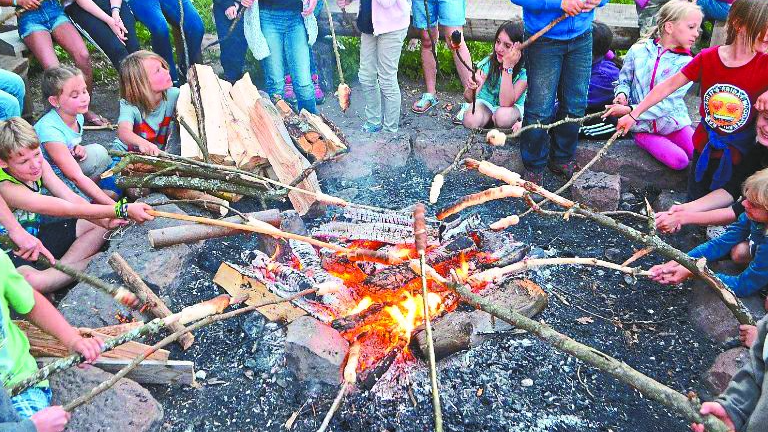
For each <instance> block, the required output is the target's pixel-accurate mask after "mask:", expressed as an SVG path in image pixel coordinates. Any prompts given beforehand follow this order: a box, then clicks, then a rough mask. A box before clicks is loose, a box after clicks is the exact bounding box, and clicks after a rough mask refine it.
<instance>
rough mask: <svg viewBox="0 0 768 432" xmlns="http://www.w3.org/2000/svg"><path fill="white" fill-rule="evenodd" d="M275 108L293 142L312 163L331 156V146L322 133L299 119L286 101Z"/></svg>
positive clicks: (281, 101)
mask: <svg viewBox="0 0 768 432" xmlns="http://www.w3.org/2000/svg"><path fill="white" fill-rule="evenodd" d="M275 108H277V111H278V112H279V113H280V117H282V119H283V122H284V123H285V128H286V130H287V131H288V134H289V135H290V136H291V138H293V142H294V143H296V146H297V147H298V148H299V149H300V150H301V151H302V152H303V153H304V155H305V156H306V157H307V159H309V161H310V162H315V161H318V160H323V159H325V158H326V157H327V156H329V150H330V149H329V146H328V144H327V143H326V140H325V139H324V138H323V136H322V135H321V134H320V132H318V131H317V130H316V129H315V128H313V127H312V126H311V125H309V124H308V123H307V122H306V121H305V120H304V119H303V118H301V117H299V116H298V115H297V114H296V113H295V112H294V111H293V109H291V107H290V106H289V105H288V104H287V103H286V102H285V101H284V100H282V99H281V100H279V101H277V102H276V103H275Z"/></svg>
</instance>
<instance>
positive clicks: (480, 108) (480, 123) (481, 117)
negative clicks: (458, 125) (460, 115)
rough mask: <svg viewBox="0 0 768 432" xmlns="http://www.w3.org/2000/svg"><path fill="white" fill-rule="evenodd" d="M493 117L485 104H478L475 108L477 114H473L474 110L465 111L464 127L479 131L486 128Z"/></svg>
mask: <svg viewBox="0 0 768 432" xmlns="http://www.w3.org/2000/svg"><path fill="white" fill-rule="evenodd" d="M491 117H493V113H491V110H490V109H488V107H487V106H485V105H483V104H477V106H476V107H475V113H474V114H472V110H471V109H468V110H466V111H464V121H463V124H464V127H465V128H468V129H479V128H483V127H485V125H487V124H488V122H489V121H490V120H491Z"/></svg>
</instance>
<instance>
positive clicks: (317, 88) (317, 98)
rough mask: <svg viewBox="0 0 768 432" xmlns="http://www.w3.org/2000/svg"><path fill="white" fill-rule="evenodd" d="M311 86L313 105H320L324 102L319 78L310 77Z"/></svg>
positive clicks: (315, 75) (315, 76)
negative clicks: (313, 92) (313, 98)
mask: <svg viewBox="0 0 768 432" xmlns="http://www.w3.org/2000/svg"><path fill="white" fill-rule="evenodd" d="M312 84H314V86H315V103H317V104H318V105H322V104H323V102H325V93H323V89H322V88H320V77H319V76H317V74H314V75H312Z"/></svg>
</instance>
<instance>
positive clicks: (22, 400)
mask: <svg viewBox="0 0 768 432" xmlns="http://www.w3.org/2000/svg"><path fill="white" fill-rule="evenodd" d="M11 309H13V310H14V311H15V312H16V313H19V314H22V315H25V317H26V318H27V319H28V320H29V321H31V322H32V323H33V324H35V325H36V326H38V327H40V329H42V330H43V331H45V332H46V333H48V334H51V335H53V336H55V337H56V339H58V340H59V341H61V342H62V343H63V344H64V346H66V347H67V348H68V349H69V350H70V351H73V352H77V353H79V354H82V355H83V356H84V357H85V359H86V363H92V362H94V361H95V360H96V359H97V358H98V357H99V354H101V351H102V349H103V347H104V343H103V342H102V341H101V340H100V339H99V338H84V337H82V336H81V335H80V332H79V331H77V329H75V328H74V327H72V326H71V325H69V323H67V321H66V320H65V319H64V317H63V316H61V313H59V311H57V310H56V308H54V307H53V305H52V304H51V303H50V302H49V301H48V300H46V298H45V297H44V296H43V295H42V294H40V293H39V292H37V291H35V290H33V289H32V287H31V286H29V284H28V283H27V282H26V281H25V280H24V278H22V277H21V275H20V274H19V273H18V272H17V271H16V270H15V269H14V268H13V263H12V262H11V260H10V259H8V256H7V255H5V254H0V317H1V318H2V323H0V326H1V327H2V334H3V349H2V351H0V379H2V384H3V387H6V388H7V387H10V386H13V385H14V384H16V383H18V382H19V381H21V380H23V379H25V378H27V377H29V376H30V375H32V374H34V373H36V372H37V362H36V361H35V359H34V357H32V355H31V354H30V353H29V340H28V339H27V336H26V335H25V334H24V332H23V331H21V329H20V328H19V327H18V326H17V325H16V324H15V323H14V322H13V321H12V320H11V315H10V310H11ZM11 403H12V404H13V407H14V408H15V409H16V413H17V414H18V416H19V417H21V418H22V419H26V418H29V419H30V420H31V421H32V423H33V424H34V426H35V428H33V430H35V429H36V430H62V428H58V429H46V428H45V426H48V427H52V428H53V427H55V425H57V424H59V423H60V422H62V421H63V423H64V424H66V421H67V420H68V419H69V416H68V415H63V414H66V413H63V412H62V411H61V409H60V407H53V408H49V407H50V405H51V389H50V387H49V386H48V381H47V380H46V381H41V382H39V383H38V384H37V385H35V386H34V387H30V388H28V389H26V390H24V391H23V392H21V393H20V394H18V395H16V396H14V397H13V398H11ZM62 417H63V418H62ZM4 420H5V419H4Z"/></svg>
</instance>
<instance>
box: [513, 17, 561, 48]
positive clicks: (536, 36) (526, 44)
mask: <svg viewBox="0 0 768 432" xmlns="http://www.w3.org/2000/svg"><path fill="white" fill-rule="evenodd" d="M566 18H568V14H562V15H560V16H559V17H557V18H555V19H553V20H552V22H550V23H549V24H547V25H545V26H544V27H542V29H541V30H539V31H537V32H536V33H534V34H532V35H531V37H529V38H528V39H526V41H525V42H523V43H522V44H521V45H520V48H519V49H520V51H522V50H524V49H526V48H528V47H529V46H531V44H533V43H534V42H536V40H538V39H539V38H540V37H542V36H544V34H545V33H546V32H548V31H550V30H552V27H554V26H556V25H557V24H558V23H560V21H562V20H564V19H566Z"/></svg>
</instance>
